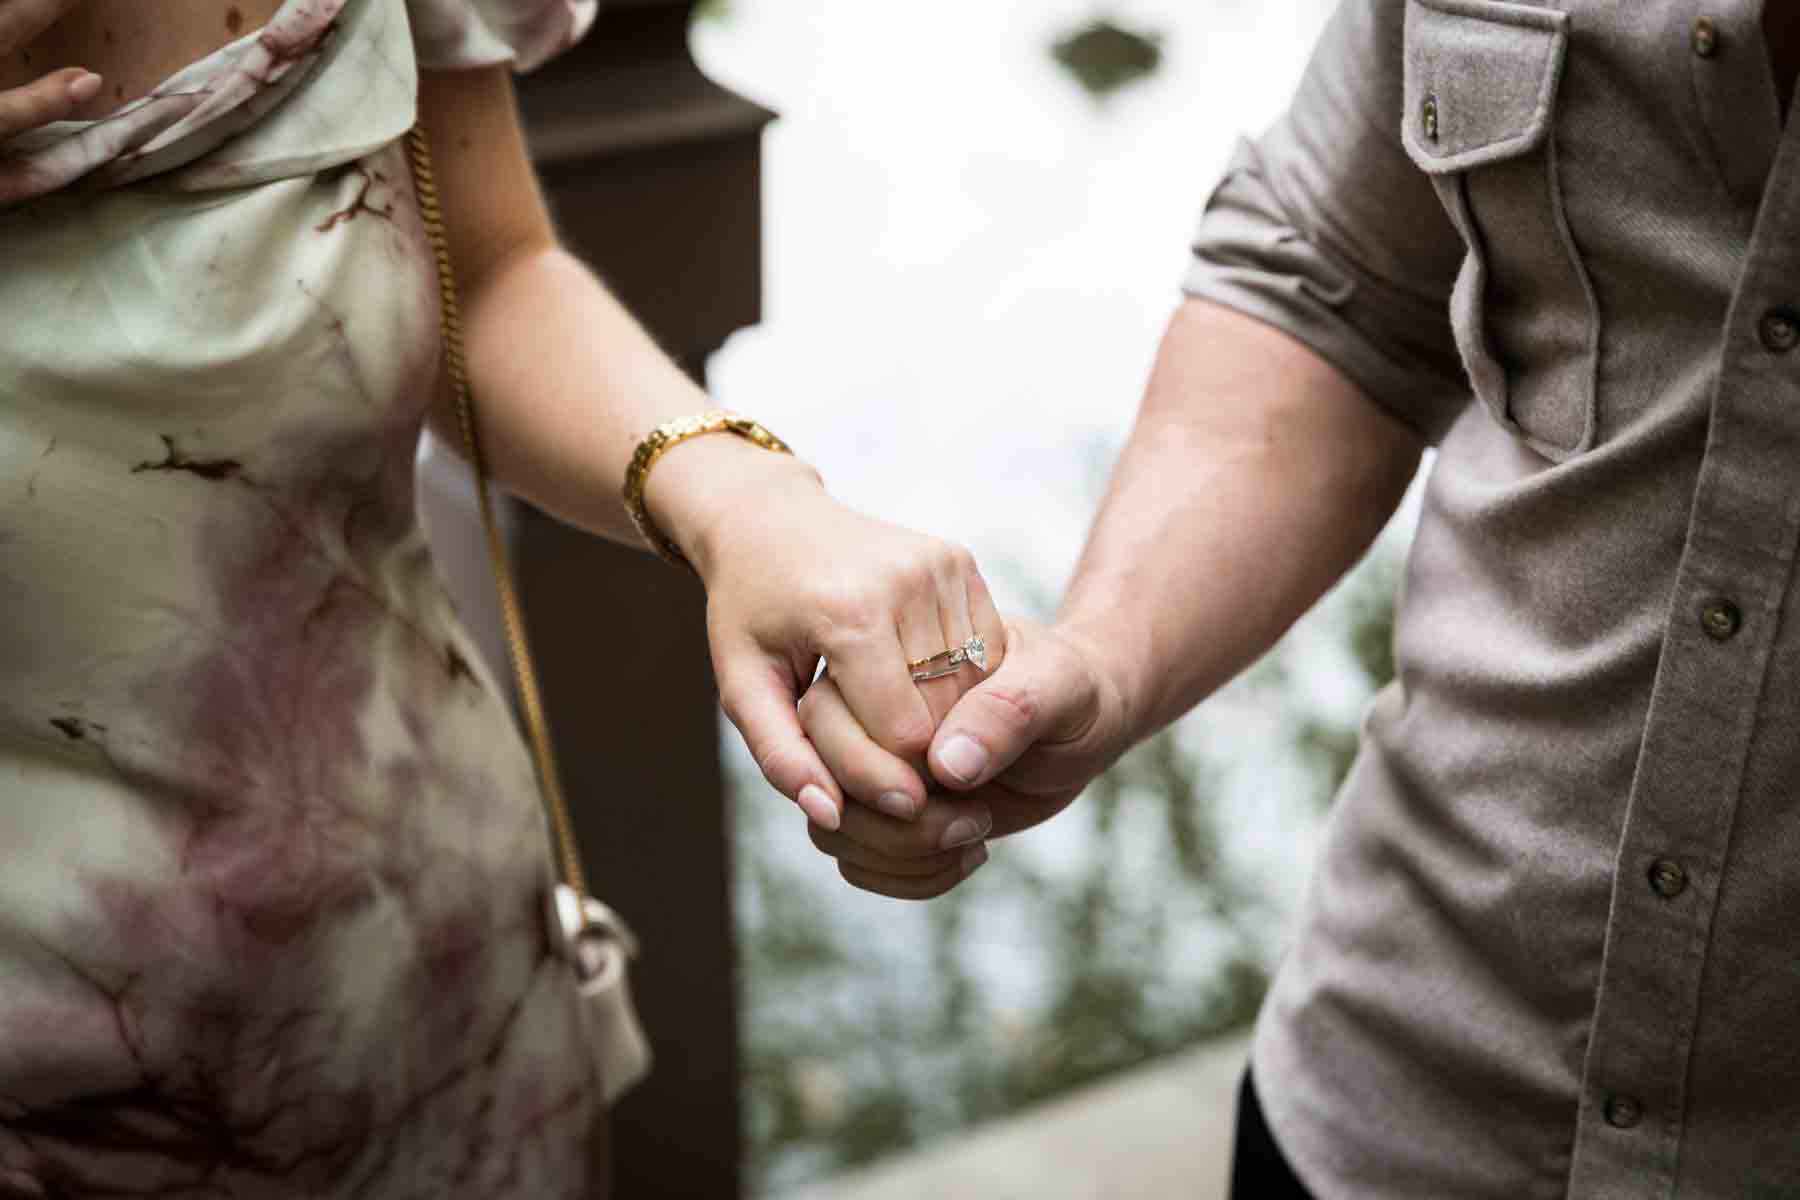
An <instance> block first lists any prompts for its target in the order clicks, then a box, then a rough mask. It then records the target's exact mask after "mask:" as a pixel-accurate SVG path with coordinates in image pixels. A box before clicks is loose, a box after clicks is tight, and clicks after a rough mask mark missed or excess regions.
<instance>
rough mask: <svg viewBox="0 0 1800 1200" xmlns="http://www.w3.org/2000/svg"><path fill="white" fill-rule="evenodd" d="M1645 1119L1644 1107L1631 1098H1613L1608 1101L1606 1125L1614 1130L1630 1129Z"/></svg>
mask: <svg viewBox="0 0 1800 1200" xmlns="http://www.w3.org/2000/svg"><path fill="white" fill-rule="evenodd" d="M1643 1119H1644V1106H1643V1105H1641V1104H1639V1103H1638V1102H1637V1101H1636V1100H1633V1099H1632V1098H1631V1097H1630V1096H1612V1097H1609V1098H1608V1099H1607V1101H1606V1123H1607V1124H1608V1125H1611V1126H1612V1127H1613V1128H1614V1129H1630V1128H1632V1127H1634V1126H1635V1125H1636V1124H1637V1123H1638V1122H1639V1121H1642V1120H1643Z"/></svg>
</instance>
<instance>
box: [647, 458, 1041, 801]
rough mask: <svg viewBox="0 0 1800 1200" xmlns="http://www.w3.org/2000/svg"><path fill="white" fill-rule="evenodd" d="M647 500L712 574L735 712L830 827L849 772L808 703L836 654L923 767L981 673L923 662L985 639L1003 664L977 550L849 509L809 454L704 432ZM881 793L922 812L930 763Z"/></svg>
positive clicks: (854, 695) (721, 654) (775, 778)
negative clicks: (835, 763) (820, 735)
mask: <svg viewBox="0 0 1800 1200" xmlns="http://www.w3.org/2000/svg"><path fill="white" fill-rule="evenodd" d="M646 499H647V501H648V502H649V504H650V507H651V510H652V514H653V515H654V516H655V517H656V518H657V521H658V524H659V525H660V526H661V527H662V528H663V529H665V530H667V531H669V533H670V535H671V536H672V537H674V538H675V539H676V541H677V542H678V543H679V544H680V545H681V546H682V548H683V550H684V551H685V552H686V553H687V555H688V558H689V559H690V561H692V562H693V564H694V566H695V569H696V570H697V571H699V573H700V575H701V577H702V579H704V580H705V582H706V592H707V625H708V629H709V632H710V634H711V642H712V657H713V666H714V669H715V671H716V673H717V676H718V682H719V697H720V701H721V703H722V704H723V706H724V709H725V713H726V715H727V716H729V717H730V718H731V720H732V722H733V723H734V724H735V725H736V726H737V727H738V729H739V730H740V731H741V732H742V733H743V735H744V740H745V742H746V743H748V745H749V747H750V751H751V753H752V754H753V755H754V756H755V758H756V762H757V765H758V766H759V767H760V768H761V769H762V772H763V774H764V775H765V776H766V777H767V778H768V780H769V782H770V783H771V784H772V785H773V786H774V787H775V788H776V789H777V790H778V791H780V792H781V793H782V794H783V795H785V796H787V797H789V798H790V799H792V800H794V801H795V802H796V803H798V804H799V805H800V807H801V808H802V809H803V810H805V812H806V814H807V816H808V817H809V818H811V820H812V822H813V824H814V825H816V826H818V827H819V828H821V829H825V830H835V829H837V828H838V827H839V825H840V824H841V821H842V813H843V808H844V786H843V783H844V782H847V781H842V782H841V781H840V778H839V777H837V776H835V775H834V774H833V773H832V772H831V771H830V770H828V769H827V767H826V765H825V762H824V760H822V759H821V757H820V753H819V751H820V747H816V746H815V745H814V744H813V742H812V741H811V740H810V739H809V738H808V737H807V736H806V733H805V732H804V730H803V729H802V728H801V722H800V714H799V711H798V709H797V705H799V704H800V700H801V695H802V693H805V692H806V691H807V688H808V685H809V684H811V683H812V681H813V676H814V674H815V673H816V671H817V668H818V664H819V660H820V659H821V658H823V659H824V660H825V661H826V663H827V664H828V668H827V669H828V674H829V680H830V684H831V687H832V688H833V690H834V692H836V693H839V694H841V695H842V697H843V699H844V700H845V702H847V703H848V704H849V705H851V706H852V707H853V708H854V710H855V711H856V713H857V714H858V715H859V717H860V718H861V728H862V729H864V730H866V731H867V732H866V736H867V737H868V738H869V739H870V740H871V741H872V742H873V743H874V744H875V745H877V746H879V747H880V748H881V749H882V750H883V751H884V752H885V753H886V754H888V755H890V756H891V757H893V758H894V759H895V760H897V761H899V762H901V763H908V762H910V763H916V764H917V765H918V767H919V768H920V770H922V769H923V764H924V754H925V750H926V748H927V747H928V746H929V745H930V744H931V739H932V735H933V734H934V733H935V732H936V731H937V725H938V721H939V719H940V718H941V717H942V716H943V715H944V713H946V712H948V711H949V709H950V706H951V705H952V704H953V703H954V702H955V701H956V699H957V697H958V696H960V695H961V693H962V691H963V690H964V688H966V687H967V686H968V685H969V684H970V683H972V682H973V681H974V680H975V679H976V678H978V677H979V675H980V671H979V669H978V668H977V667H974V666H966V667H964V668H962V669H961V670H960V671H958V672H956V673H955V674H954V675H951V676H948V677H945V678H943V679H937V680H931V681H928V682H925V683H915V682H914V681H913V679H912V674H911V671H910V670H909V669H908V664H909V663H912V662H916V661H918V660H920V659H925V658H929V657H931V656H932V655H934V654H937V653H939V652H940V651H943V650H947V649H950V648H953V647H957V646H961V645H962V644H963V643H964V642H965V641H966V640H967V639H968V638H969V637H970V636H971V635H976V636H979V637H981V638H982V639H983V641H984V643H985V646H986V651H987V656H988V665H989V668H990V669H992V668H993V667H994V666H995V665H997V663H998V661H999V660H1000V658H1001V656H1002V655H1003V653H1004V649H1005V647H1004V642H1005V628H1004V626H1003V625H1002V623H1001V621H1000V617H999V614H998V613H997V612H996V611H995V609H994V603H993V599H992V597H991V596H990V595H989V594H988V589H987V585H986V584H985V583H984V582H983V581H982V578H981V573H980V571H978V570H977V569H976V566H975V561H974V558H973V557H972V556H971V555H970V554H969V552H968V551H967V550H964V549H963V548H961V547H960V546H956V545H953V544H951V543H948V542H944V541H940V540H938V539H937V538H932V537H926V536H924V535H922V534H917V533H913V532H911V531H910V530H906V529H902V528H899V527H898V526H894V525H889V524H887V523H885V522H882V521H877V520H874V519H872V518H869V517H866V516H863V515H862V514H860V513H857V512H854V511H852V510H851V509H849V508H846V507H845V506H844V505H842V504H840V503H838V502H837V501H835V500H833V499H832V498H831V497H830V496H829V495H828V494H827V493H826V492H825V490H824V488H823V487H822V486H821V485H820V483H819V481H818V477H817V475H816V474H815V473H814V472H813V471H812V469H811V468H810V467H808V466H807V465H806V464H805V463H803V462H801V461H799V460H798V459H795V458H792V457H789V456H787V455H781V454H771V453H770V452H768V451H766V450H760V449H758V448H756V447H754V446H752V445H750V444H749V443H748V442H745V441H743V440H741V439H738V438H733V437H729V436H719V435H713V436H708V437H702V438H694V439H692V440H690V441H688V442H685V443H683V444H681V445H680V446H677V447H675V448H674V449H672V450H670V451H669V452H668V454H667V455H666V456H665V457H664V458H663V459H662V461H661V462H659V463H658V465H657V467H656V470H655V471H654V472H652V473H651V476H650V484H649V491H648V494H647V496H646ZM815 690H817V689H815ZM869 802H870V803H871V804H873V805H875V806H876V807H877V808H879V809H880V810H881V811H882V812H884V813H888V814H890V815H891V816H893V817H894V818H897V819H901V820H904V819H907V818H910V817H912V816H915V815H916V814H918V813H919V812H920V811H921V810H922V809H923V808H924V807H925V786H924V784H923V783H922V782H921V781H920V775H919V772H918V771H914V770H904V769H903V770H901V771H897V772H890V773H889V774H888V775H886V776H884V779H883V785H882V786H881V787H879V788H874V789H871V791H870V795H869Z"/></svg>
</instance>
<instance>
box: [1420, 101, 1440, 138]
mask: <svg viewBox="0 0 1800 1200" xmlns="http://www.w3.org/2000/svg"><path fill="white" fill-rule="evenodd" d="M1419 125H1420V127H1421V128H1422V129H1424V131H1425V140H1426V141H1428V142H1435V141H1437V140H1438V102H1437V97H1436V96H1427V97H1425V104H1424V107H1423V109H1422V110H1421V111H1420V113H1419Z"/></svg>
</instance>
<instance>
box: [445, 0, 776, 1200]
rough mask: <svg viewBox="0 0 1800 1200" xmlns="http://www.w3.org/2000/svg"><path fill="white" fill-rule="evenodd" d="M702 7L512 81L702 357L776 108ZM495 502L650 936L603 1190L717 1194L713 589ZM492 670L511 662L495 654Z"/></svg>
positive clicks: (627, 30)
mask: <svg viewBox="0 0 1800 1200" xmlns="http://www.w3.org/2000/svg"><path fill="white" fill-rule="evenodd" d="M693 8H694V4H693V3H691V2H684V0H607V3H605V4H603V5H602V7H601V16H600V19H599V22H598V24H597V25H596V27H595V29H594V31H593V32H592V33H591V34H590V35H589V36H588V38H587V39H586V41H584V42H583V43H582V45H581V46H579V47H578V48H577V49H576V50H574V51H572V52H571V53H569V54H568V55H566V56H564V57H563V58H561V59H558V60H557V61H555V62H554V63H552V64H551V65H549V66H548V67H545V68H544V69H543V70H541V71H540V72H538V73H536V74H533V75H530V76H527V77H525V78H523V79H521V80H520V81H519V95H520V103H521V106H522V108H523V110H524V113H525V119H526V125H527V129H528V132H529V135H530V140H531V147H532V153H533V156H534V158H535V159H536V161H537V164H538V169H539V173H540V175H541V177H542V178H543V181H544V184H545V186H546V189H547V191H548V194H549V196H550V200H551V203H552V206H553V207H554V210H555V213H556V216H557V221H558V225H559V228H560V229H561V232H562V235H563V238H564V240H565V242H566V243H567V244H568V245H569V246H570V247H571V248H572V249H574V250H575V251H576V252H577V253H579V254H580V255H581V256H582V257H583V258H584V259H586V261H587V262H588V263H589V264H591V265H592V266H593V267H594V268H595V270H596V271H598V272H599V273H600V275H601V276H602V277H603V278H605V280H606V281H607V283H608V285H609V286H610V287H611V288H612V289H613V290H614V292H615V293H616V294H618V295H619V296H620V297H621V298H622V299H623V300H624V301H625V303H626V304H627V305H628V306H629V307H630V308H631V310H632V311H633V312H634V313H635V314H636V315H637V316H638V318H639V319H640V320H642V321H643V322H644V324H645V325H646V326H647V327H648V329H649V330H650V332H651V334H652V335H653V336H654V337H655V338H656V339H657V341H658V342H659V343H660V344H661V345H662V346H663V347H664V348H666V349H667V350H668V351H669V352H670V353H671V354H673V355H674V356H675V357H676V358H677V360H678V361H680V362H681V363H682V364H683V365H684V366H685V367H687V369H688V370H689V371H690V372H692V373H694V374H696V375H698V374H699V372H700V370H701V368H702V364H703V363H704V362H705V360H706V357H707V356H708V355H709V354H710V353H711V352H712V351H713V350H715V349H716V348H717V347H718V346H719V345H720V343H722V342H723V341H724V339H725V337H726V336H727V335H728V334H730V333H731V332H732V331H733V330H735V329H738V328H740V327H742V326H745V325H749V324H754V323H755V322H756V321H757V320H758V319H759V316H760V296H761V237H760V224H761V188H760V172H761V160H760V150H759V146H760V135H761V130H762V127H763V126H764V125H765V124H766V123H767V122H768V120H769V118H770V116H771V114H769V113H768V112H767V111H765V110H763V109H761V108H759V107H757V106H756V105H754V104H751V103H750V102H748V101H746V100H744V99H742V98H741V97H738V96H735V95H733V94H732V93H730V92H727V91H725V90H724V89H722V88H720V87H718V86H716V85H714V84H713V83H711V82H710V81H708V80H707V79H706V78H705V77H704V76H702V75H701V74H700V72H699V70H698V68H697V67H696V66H695V65H694V63H693V61H692V59H691V58H690V56H689V53H688V46H687V31H688V23H689V20H690V17H691V13H692V9H693ZM440 457H441V456H440ZM443 469H444V470H452V469H460V463H458V464H454V466H452V465H451V464H448V463H446V464H445V465H444V468H443ZM431 476H432V473H431V472H428V473H427V476H426V478H425V479H423V480H422V488H423V490H424V491H425V493H426V501H425V502H426V505H427V508H428V509H430V508H431V507H432V506H433V505H434V504H435V505H436V506H437V507H438V508H439V509H440V510H442V509H443V508H444V507H445V505H446V504H447V503H448V504H450V506H451V508H452V509H453V510H454V511H452V512H450V513H447V514H446V515H443V516H439V517H438V518H437V519H435V520H432V522H431V523H432V525H433V526H434V528H433V543H434V546H435V547H437V549H438V553H439V555H440V560H441V561H442V562H443V563H444V566H445V573H446V575H447V576H448V577H449V580H450V583H451V588H452V592H453V594H455V596H456V600H457V604H458V609H459V611H460V612H462V613H463V615H464V618H465V620H467V621H468V623H469V624H470V626H471V628H472V629H473V630H474V631H475V632H476V634H477V636H478V637H480V638H481V639H482V641H483V645H484V647H498V646H499V645H500V643H499V641H498V633H497V628H496V627H495V625H494V624H493V622H494V606H493V604H492V602H491V600H490V599H489V598H488V596H487V595H486V594H484V591H491V588H492V584H491V581H490V580H489V579H488V577H487V574H486V563H485V560H484V559H483V558H482V557H481V556H482V553H483V551H482V549H481V546H480V542H479V537H480V530H479V526H478V524H477V518H476V517H475V515H474V513H473V509H472V496H471V497H469V498H468V501H469V502H467V503H461V504H456V503H455V502H454V501H447V499H446V496H447V495H448V494H449V493H452V492H454V491H455V489H454V488H447V487H446V486H445V485H444V484H443V482H442V481H441V480H438V481H436V482H435V484H434V480H433V478H432V477H431ZM434 493H436V499H435V500H434V498H433V494H434ZM504 500H505V503H504V507H505V509H507V512H506V514H505V520H506V527H507V528H508V530H509V537H510V541H511V545H512V550H513V555H514V561H515V564H516V569H517V571H518V576H519V585H520V590H521V593H522V601H523V604H524V607H525V613H526V620H527V623H528V626H529V630H530V634H531V640H532V647H533V651H534V655H535V657H536V660H537V664H538V672H539V675H540V676H541V684H542V687H543V691H544V701H545V707H546V708H547V710H548V713H549V719H550V725H551V734H552V736H553V738H554V740H555V744H556V749H557V755H558V757H559V759H560V760H561V764H562V773H563V779H564V784H565V787H566V790H567V792H568V795H569V799H570V803H571V806H572V807H573V809H574V819H575V824H576V828H577V835H578V837H579V839H580V841H581V845H582V851H583V854H584V856H585V858H586V862H587V864H588V869H589V873H590V878H591V880H592V884H593V887H594V890H595V892H596V894H598V895H599V896H600V897H602V898H603V899H604V900H606V901H607V902H608V903H609V904H611V905H613V907H615V908H616V909H618V910H619V912H620V913H621V914H623V915H624V917H625V918H626V920H627V921H629V922H630V923H631V924H632V926H633V927H634V928H635V929H636V930H637V932H638V934H639V936H640V937H641V938H642V940H643V943H644V955H643V958H642V959H641V961H640V962H639V964H638V966H637V969H636V971H635V973H634V986H635V989H636V994H637V1002H638V1007H639V1010H640V1012H641V1014H642V1016H643V1019H644V1024H645V1026H646V1028H647V1029H648V1032H649V1035H650V1039H651V1042H652V1043H653V1045H654V1049H655V1054H656V1069H655V1071H654V1072H653V1073H652V1075H651V1076H650V1078H649V1079H648V1080H647V1081H646V1082H645V1083H643V1084H641V1085H640V1086H639V1087H638V1088H637V1089H636V1090H635V1091H634V1092H632V1093H631V1094H630V1095H628V1096H627V1097H626V1098H625V1099H624V1100H623V1101H622V1102H621V1104H620V1106H619V1107H618V1109H617V1110H616V1111H615V1113H614V1120H613V1128H612V1141H613V1152H614V1163H615V1194H616V1195H618V1196H620V1197H622V1198H629V1200H651V1198H655V1197H683V1198H684V1200H685V1198H691V1197H706V1198H708V1200H712V1198H725V1200H729V1198H731V1197H735V1196H737V1195H739V1184H738V1160H739V1128H738V1112H739V1106H738V1084H739V1077H738V1031H737V1003H736V991H735V981H736V970H735V967H736V959H735V953H734V948H733V938H732V932H733V930H732V920H731V907H730V895H731V891H730V874H731V857H730V838H729V830H728V826H727V820H726V817H727V814H726V812H725V810H724V805H723V786H722V779H721V772H720V764H719V753H718V739H717V731H718V727H717V716H716V713H717V708H716V696H715V692H714V687H713V680H712V674H711V670H710V667H709V661H708V656H707V647H706V635H705V621H704V615H705V607H704V602H705V597H704V595H703V593H702V592H701V589H700V587H699V584H698V583H697V581H695V580H694V579H693V577H692V576H690V575H686V574H685V573H681V572H677V571H676V570H674V569H671V568H670V567H669V566H667V565H666V564H664V563H663V562H661V561H660V560H658V559H656V558H653V557H651V556H649V555H647V554H643V553H639V552H635V551H632V550H627V549H624V548H621V547H618V546H615V545H612V544H611V543H608V542H605V541H602V540H600V539H597V538H594V537H590V536H588V535H586V534H583V533H580V532H578V531H576V530H573V529H570V528H569V527H567V526H564V525H562V524H561V523H559V522H557V521H555V520H554V519H552V518H549V517H547V516H545V515H543V514H542V513H539V512H538V511H536V510H535V509H532V508H530V507H528V506H525V505H522V504H518V503H516V502H513V501H512V500H511V499H510V498H504ZM429 516H430V514H429V513H428V517H429ZM494 665H495V671H496V674H497V675H499V676H500V677H503V678H505V677H507V671H508V669H507V665H506V662H505V660H504V658H499V659H496V660H495V663H494Z"/></svg>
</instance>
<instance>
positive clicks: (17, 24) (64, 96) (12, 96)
mask: <svg viewBox="0 0 1800 1200" xmlns="http://www.w3.org/2000/svg"><path fill="white" fill-rule="evenodd" d="M77 3H78V0H0V59H5V58H10V57H12V56H13V55H14V54H17V53H19V52H20V51H22V50H23V49H24V48H25V47H26V46H29V45H30V44H31V43H32V41H33V40H34V39H35V38H36V37H37V36H38V35H39V34H40V33H42V32H44V30H46V29H48V28H50V26H52V25H54V24H55V23H56V21H57V18H59V17H61V16H62V15H63V13H65V12H67V11H68V10H69V9H71V8H74V7H75V5H76V4H77ZM100 83H101V80H100V77H99V76H98V75H95V74H93V73H92V72H90V71H85V70H83V69H82V68H80V67H68V68H65V69H63V70H60V71H51V72H50V73H49V74H47V75H44V76H43V77H41V78H39V79H37V80H35V81H33V82H31V83H28V84H26V85H24V86H23V87H15V88H6V89H4V90H0V143H4V142H5V141H6V140H7V139H8V138H11V137H14V136H16V135H18V134H21V133H25V132H27V131H29V130H32V129H36V128H37V127H38V126H40V125H48V124H50V123H51V122H52V121H62V120H66V119H68V118H69V117H70V116H72V115H74V113H75V110H76V109H78V108H80V107H81V106H82V105H83V104H86V103H87V102H88V101H89V100H92V99H93V98H94V97H95V96H97V95H99V94H100Z"/></svg>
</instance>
